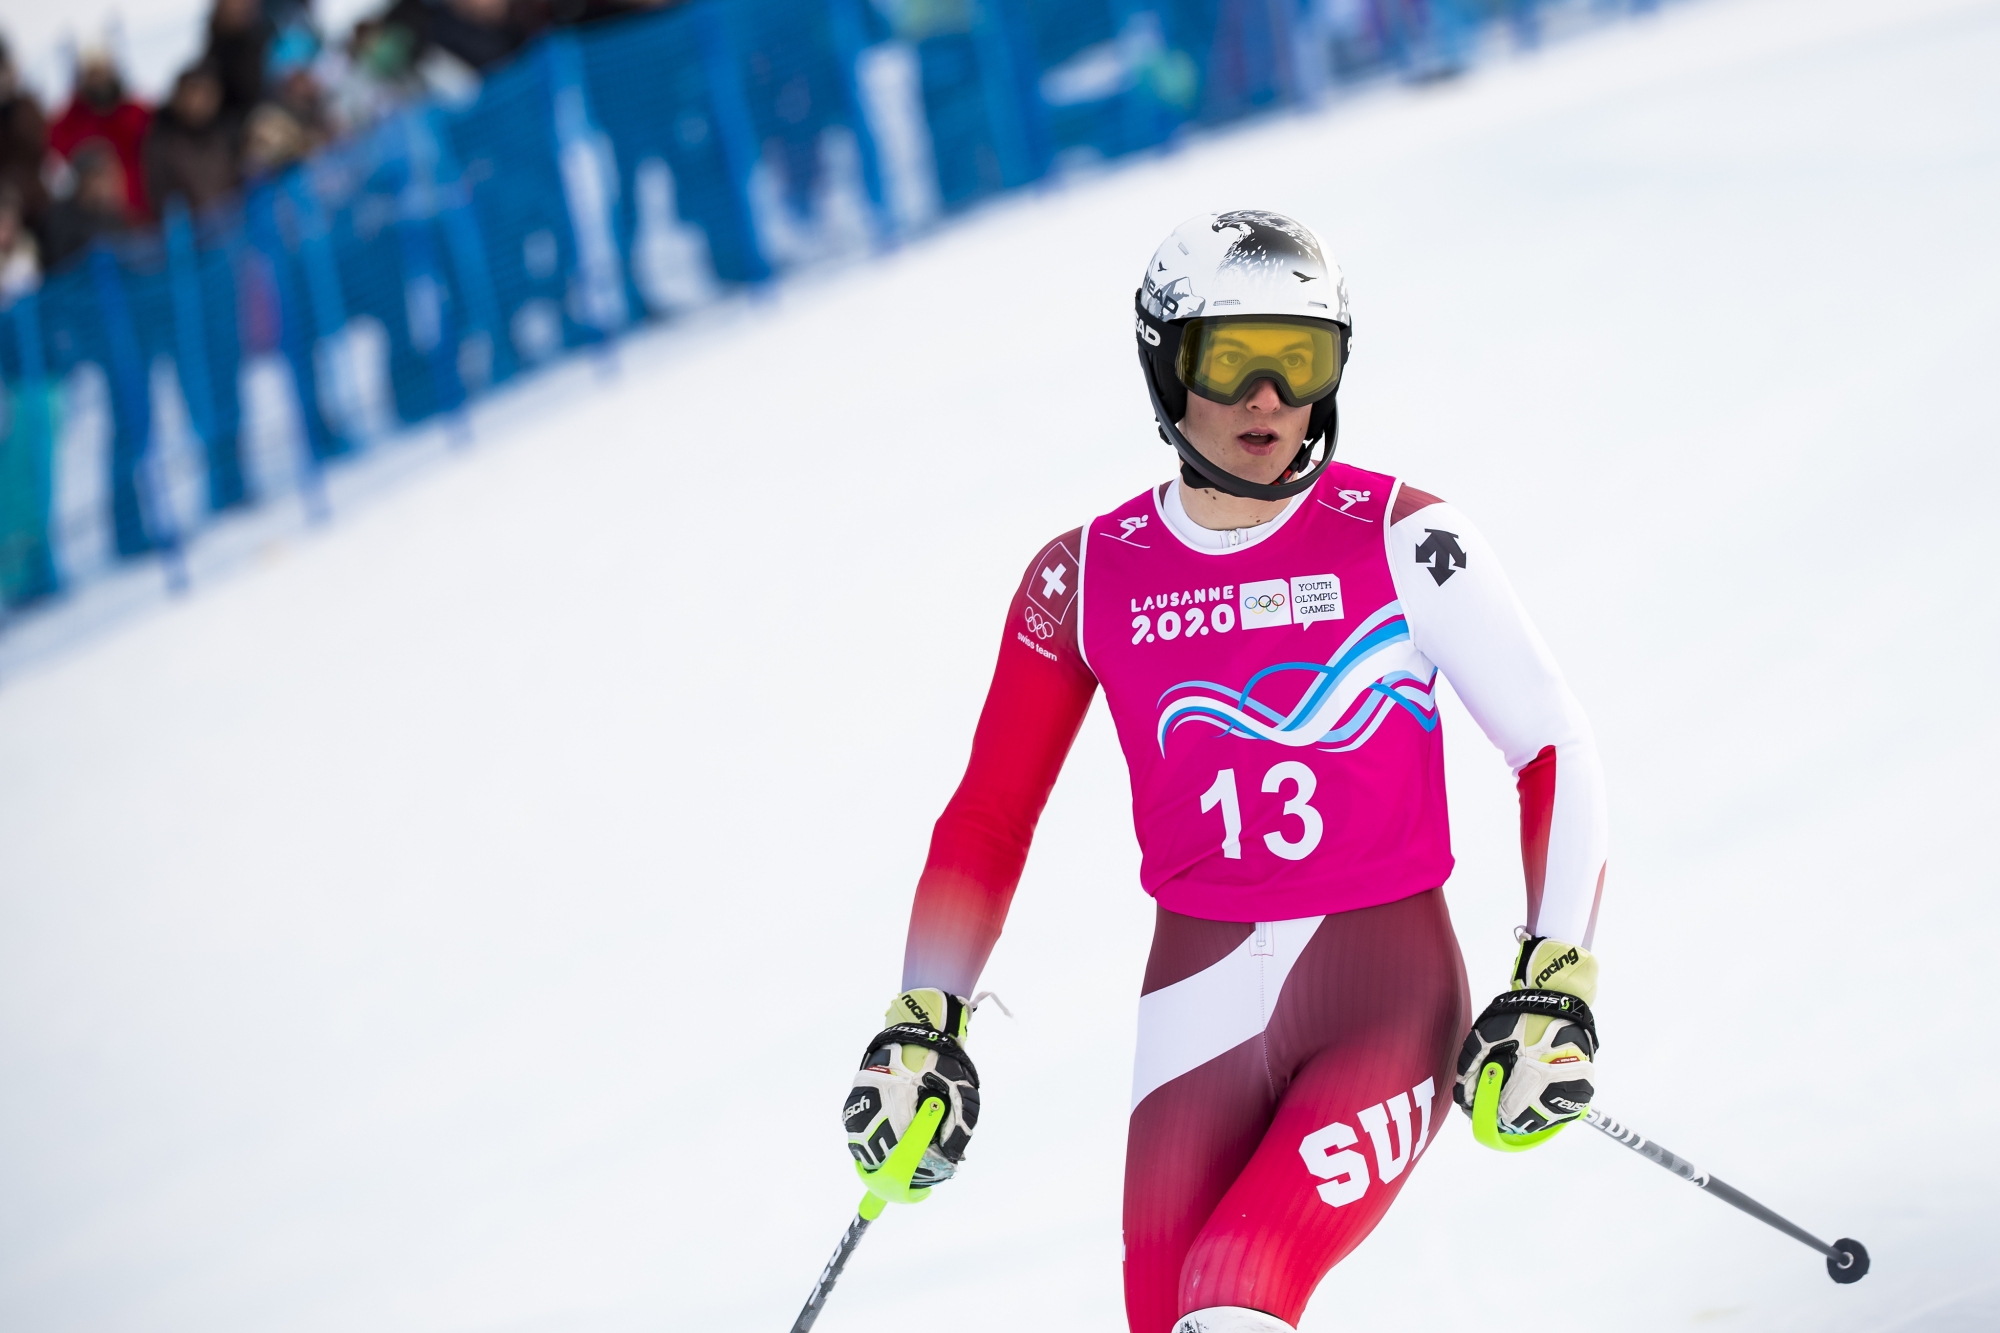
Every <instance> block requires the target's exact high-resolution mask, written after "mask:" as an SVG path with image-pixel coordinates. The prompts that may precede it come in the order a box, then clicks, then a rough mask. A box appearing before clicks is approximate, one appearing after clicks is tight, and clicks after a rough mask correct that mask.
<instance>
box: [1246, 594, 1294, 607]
mask: <svg viewBox="0 0 2000 1333" xmlns="http://www.w3.org/2000/svg"><path fill="white" fill-rule="evenodd" d="M1243 609H1244V610H1245V611H1267V612H1268V611H1282V610H1284V609H1285V594H1283V593H1281V592H1260V593H1258V594H1257V595H1256V596H1255V597H1245V598H1244V599H1243Z"/></svg>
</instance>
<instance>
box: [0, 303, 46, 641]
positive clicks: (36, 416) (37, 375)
mask: <svg viewBox="0 0 2000 1333" xmlns="http://www.w3.org/2000/svg"><path fill="white" fill-rule="evenodd" d="M10 313H11V314H12V315H13V317H14V345H15V346H16V347H17V348H18V349H19V350H20V354H21V378H20V380H19V381H17V382H16V384H15V386H14V401H13V404H12V408H13V410H12V411H11V412H10V413H9V416H10V417H11V422H10V424H9V435H10V439H9V441H8V443H9V446H10V447H11V448H13V449H25V450H27V451H28V456H29V460H30V466H29V467H28V468H26V469H24V471H26V472H27V473H28V474H29V476H30V479H31V485H32V486H33V488H34V496H33V500H34V503H35V505H36V506H37V507H38V508H39V509H40V511H41V541H40V543H39V545H38V549H36V550H34V551H33V552H31V553H28V556H27V558H28V560H29V561H32V564H33V568H32V569H31V570H30V571H27V572H25V573H24V574H23V575H22V576H21V577H20V578H18V579H17V581H16V582H15V584H14V586H13V587H11V588H9V587H0V594H4V593H12V594H13V597H12V598H11V600H13V601H26V600H28V599H29V598H31V597H36V596H39V595H41V594H42V593H48V592H54V591H55V590H56V562H55V553H54V551H53V550H52V549H51V548H50V546H49V519H50V516H51V514H50V505H51V502H52V500H53V499H54V492H53V490H52V483H53V480H54V478H53V476H52V474H51V464H52V463H53V461H54V455H55V425H54V422H52V421H51V420H50V419H49V383H48V366H47V364H46V363H45V362H44V361H43V359H42V315H41V303H40V300H39V298H37V296H36V295H35V293H33V292H26V293H23V294H22V295H20V296H18V297H16V298H15V299H14V305H13V308H12V310H11V311H10ZM9 600H10V599H9V598H8V597H6V596H4V595H0V616H4V615H5V614H6V612H5V606H6V604H7V603H8V601H9Z"/></svg>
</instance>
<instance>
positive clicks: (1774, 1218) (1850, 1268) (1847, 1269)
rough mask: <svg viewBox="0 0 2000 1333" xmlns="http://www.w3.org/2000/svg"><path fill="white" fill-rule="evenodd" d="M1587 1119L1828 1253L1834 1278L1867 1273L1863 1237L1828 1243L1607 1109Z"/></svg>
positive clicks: (1588, 1113)
mask: <svg viewBox="0 0 2000 1333" xmlns="http://www.w3.org/2000/svg"><path fill="white" fill-rule="evenodd" d="M1583 1120H1584V1123H1585V1124H1587V1125H1589V1126H1590V1127H1591V1128H1592V1129H1595V1130H1598V1131H1600V1132H1602V1133H1604V1134H1606V1135H1609V1136H1610V1137H1611V1138H1613V1139H1615V1140H1617V1141H1618V1142H1619V1143H1622V1144H1624V1145H1625V1146H1626V1147H1628V1148H1630V1149H1631V1150H1632V1151H1633V1152H1635V1153H1638V1154H1639V1155H1640V1156H1641V1157H1644V1158H1645V1159H1646V1160H1647V1161H1649V1162H1657V1163H1659V1164H1660V1165H1661V1166H1664V1167H1665V1168H1667V1170H1669V1171H1671V1172H1673V1173H1674V1174H1675V1175H1677V1176H1679V1177H1680V1178H1681V1179H1682V1180H1685V1181H1688V1182H1690V1183H1692V1184H1694V1185H1695V1186H1697V1187H1698V1188H1700V1189H1704V1190H1707V1191H1708V1192H1709V1193H1710V1194H1713V1195H1714V1196H1715V1197H1716V1198H1718V1199H1720V1200H1722V1201H1723V1202H1724V1203H1726V1204H1728V1205H1730V1206H1731V1207H1733V1208H1740V1209H1742V1210H1743V1211H1744V1212H1746V1213H1748V1214H1750V1216H1752V1217H1754V1218H1756V1219H1757V1220H1758V1221H1759V1222H1762V1223H1763V1224H1764V1225H1765V1226H1768V1227H1775V1228H1776V1229H1777V1230H1779V1231H1782V1232H1784V1233H1785V1234H1786V1235H1787V1236H1790V1237H1791V1238H1792V1239H1793V1240H1795V1241H1798V1242H1799V1243H1800V1244H1802V1245H1809V1246H1811V1247H1812V1248H1813V1249H1815V1250H1818V1251H1819V1252H1820V1253H1821V1254H1823V1255H1825V1256H1826V1274H1827V1276H1828V1277H1830V1278H1832V1279H1833V1280H1834V1281H1835V1282H1859V1281H1860V1280H1861V1279H1862V1278H1864V1277H1866V1276H1867V1275H1868V1251H1867V1249H1866V1248H1865V1247H1863V1245H1862V1244H1861V1242H1860V1241H1858V1240H1850V1239H1848V1238H1847V1237H1845V1236H1843V1237H1841V1238H1840V1239H1839V1240H1837V1241H1835V1242H1834V1243H1833V1244H1831V1245H1829V1244H1827V1243H1826V1242H1825V1241H1823V1240H1821V1239H1820V1238H1819V1237H1817V1236H1815V1235H1813V1234H1812V1233H1811V1232H1810V1231H1807V1230H1806V1229H1805V1228H1804V1227H1800V1226H1795V1225H1793V1224H1792V1223H1790V1222H1788V1221H1786V1220H1785V1219H1784V1218H1782V1217H1780V1216H1778V1215H1777V1214H1776V1213H1774V1212H1772V1211H1771V1210H1770V1209H1769V1208H1766V1207H1765V1206H1764V1205H1763V1204H1761V1203H1758V1202H1757V1201H1756V1200H1755V1199H1753V1198H1751V1197H1750V1196H1749V1195H1747V1194H1745V1193H1743V1191H1741V1190H1739V1189H1736V1188H1735V1187H1734V1186H1731V1185H1728V1184H1725V1183H1723V1182H1722V1181H1720V1180H1717V1179H1716V1178H1715V1177H1714V1176H1712V1175H1710V1174H1709V1173H1708V1172H1706V1171H1703V1170H1700V1169H1698V1168H1697V1167H1696V1166H1695V1164H1694V1163H1693V1162H1690V1161H1688V1160H1687V1159H1685V1158H1682V1157H1676V1156H1675V1155H1674V1154H1672V1153H1670V1152H1668V1151H1667V1150H1666V1149H1665V1148H1662V1147H1661V1146H1660V1145H1659V1144H1657V1143H1654V1142H1652V1141H1651V1140H1650V1139H1648V1138H1646V1137H1645V1136H1644V1135H1642V1134H1640V1133H1639V1132H1638V1131H1637V1130H1635V1129H1628V1128H1627V1127H1626V1126H1624V1125H1621V1124H1619V1123H1618V1122H1617V1121H1616V1120H1613V1119H1612V1118H1611V1117H1610V1116H1608V1115H1606V1114H1604V1112H1602V1111H1599V1110H1597V1109H1595V1108H1592V1109H1590V1110H1588V1111H1585V1112H1584V1113H1583Z"/></svg>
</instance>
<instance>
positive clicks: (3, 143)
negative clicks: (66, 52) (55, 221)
mask: <svg viewBox="0 0 2000 1333" xmlns="http://www.w3.org/2000/svg"><path fill="white" fill-rule="evenodd" d="M48 155H49V124H48V121H47V120H45V119H43V117H42V109H41V107H39V106H38V105H36V103H35V99H34V98H33V97H32V96H31V95H30V94H29V93H28V92H27V91H26V90H25V89H23V88H22V87H21V81H20V76H19V75H18V74H17V73H16V72H15V70H14V58H13V55H12V53H10V52H9V51H8V50H7V44H6V43H5V42H4V41H0V191H4V190H6V189H9V188H11V189H12V190H13V191H14V198H15V206H16V207H17V208H18V209H19V210H20V214H21V218H22V221H23V222H25V223H26V225H27V226H29V227H31V228H33V227H39V226H40V225H41V222H42V219H43V218H44V217H45V216H46V215H47V213H48V207H49V191H48V187H47V186H46V185H44V184H43V183H42V164H43V162H44V161H45V160H46V159H47V157H48Z"/></svg>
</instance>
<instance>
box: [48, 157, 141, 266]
mask: <svg viewBox="0 0 2000 1333" xmlns="http://www.w3.org/2000/svg"><path fill="white" fill-rule="evenodd" d="M69 165H70V170H71V171H72V172H74V173H75V175H76V188H75V189H74V190H73V191H71V193H70V196H69V197H68V198H67V199H59V200H57V201H56V202H55V203H54V204H53V205H51V206H50V208H49V221H48V237H49V251H48V264H47V266H48V267H49V268H51V269H53V268H55V266H56V265H58V264H60V263H62V262H63V261H64V260H66V259H69V258H70V257H71V256H72V255H75V254H78V253H80V252H82V251H84V250H87V249H89V248H90V244H91V242H92V241H95V240H97V239H98V238H99V237H101V236H109V235H112V234H114V233H116V232H120V231H123V230H125V228H127V227H129V226H131V225H132V223H133V220H134V219H133V216H132V205H131V197H132V196H131V191H130V188H129V186H128V183H127V181H126V179H125V166H124V163H123V162H121V161H120V160H119V157H118V150H117V149H116V148H113V147H112V146H111V145H110V144H108V143H105V142H103V141H102V140H95V139H94V140H92V141H90V142H89V143H83V144H78V145H77V148H76V151H75V152H73V153H71V154H70V159H69Z"/></svg>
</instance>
